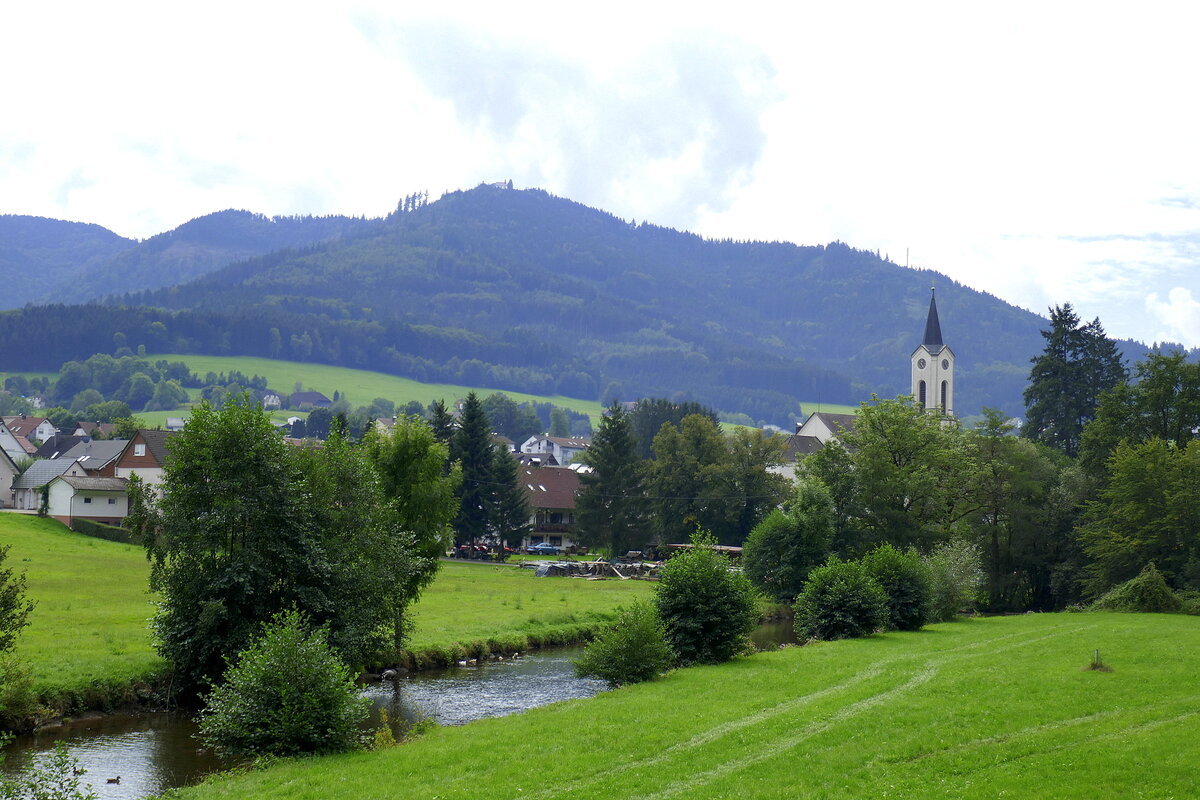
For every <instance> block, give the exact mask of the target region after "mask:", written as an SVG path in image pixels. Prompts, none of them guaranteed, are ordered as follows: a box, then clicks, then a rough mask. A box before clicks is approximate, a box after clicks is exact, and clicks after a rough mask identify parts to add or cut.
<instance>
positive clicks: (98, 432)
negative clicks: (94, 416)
mask: <svg viewBox="0 0 1200 800" xmlns="http://www.w3.org/2000/svg"><path fill="white" fill-rule="evenodd" d="M116 432H117V424H116V423H115V422H88V421H86V420H80V421H79V422H77V423H75V430H74V431H72V433H71V435H72V436H91V437H93V438H95V437H98V436H101V437H104V438H106V439H107V438H109V437H111V436H112V435H113V434H114V433H116Z"/></svg>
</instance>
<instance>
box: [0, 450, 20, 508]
mask: <svg viewBox="0 0 1200 800" xmlns="http://www.w3.org/2000/svg"><path fill="white" fill-rule="evenodd" d="M18 477H19V476H18V475H17V465H16V462H14V461H13V460H12V459H11V458H9V457H8V453H6V452H4V451H3V450H0V507H3V506H6V505H8V506H11V505H12V502H13V496H12V487H13V482H14V481H15V480H17V478H18Z"/></svg>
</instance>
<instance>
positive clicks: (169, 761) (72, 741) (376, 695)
mask: <svg viewBox="0 0 1200 800" xmlns="http://www.w3.org/2000/svg"><path fill="white" fill-rule="evenodd" d="M579 652H580V651H579V649H566V650H555V651H550V652H546V653H539V654H537V655H533V656H527V657H524V658H520V659H506V660H504V661H489V662H486V663H484V664H481V665H479V666H469V667H455V668H453V669H448V670H438V671H431V672H421V673H417V674H414V675H411V676H406V677H404V678H403V679H401V680H400V681H399V682H398V683H397V684H396V685H395V686H393V684H391V683H385V684H374V685H369V686H367V687H365V688H364V690H363V694H364V696H366V697H367V698H368V699H369V700H370V701H371V721H370V728H371V729H372V730H373V729H374V728H376V727H378V725H379V721H380V710H381V709H387V713H388V718H389V721H390V723H391V727H392V731H393V734H394V735H395V736H396V737H397V738H399V737H401V736H403V734H404V731H405V730H407V728H408V727H409V726H410V725H411V724H412V723H413V722H415V721H417V720H421V719H433V720H435V721H436V722H438V723H439V724H442V725H462V724H463V723H466V722H470V721H471V720H475V719H481V718H483V717H500V716H504V715H506V714H513V713H516V712H518V711H524V710H526V709H529V708H536V707H537V706H543V705H546V704H548V703H554V702H557V701H559V700H571V699H574V698H578V697H590V696H592V695H594V694H596V693H597V692H599V691H601V690H603V689H604V683H603V682H602V681H597V680H592V679H581V678H576V677H575V674H574V670H573V667H572V665H571V661H572V660H573V659H575V658H578V657H579ZM195 732H196V725H195V723H193V722H192V721H191V720H190V719H188V718H186V717H184V716H181V715H177V714H166V713H158V714H140V715H136V716H133V715H131V716H121V715H114V716H107V717H103V718H99V719H96V720H90V721H85V722H77V723H72V724H71V725H69V726H66V727H63V728H60V729H57V730H52V731H46V732H43V733H39V734H34V735H30V736H22V737H19V738H18V739H17V740H16V742H15V743H14V744H13V745H12V746H10V747H9V748H7V749H6V750H5V756H6V760H5V764H4V769H5V770H6V771H14V770H18V769H20V768H21V767H23V766H25V765H26V764H28V763H29V761H30V759H31V758H34V757H35V756H36V755H37V754H40V753H45V752H47V751H49V750H51V749H53V747H54V744H55V742H58V741H62V742H65V743H66V744H67V746H68V747H69V748H70V750H71V754H72V755H73V756H74V757H75V758H76V759H78V761H79V764H80V766H82V767H83V768H84V769H86V770H87V774H86V775H84V776H83V779H82V781H83V782H86V783H90V784H91V785H92V787H93V788H94V789H95V790H96V793H97V795H98V796H99V797H100V798H102V799H103V800H108V799H109V798H112V799H113V800H116V799H117V798H135V797H145V796H146V795H149V794H159V793H161V792H164V791H166V790H167V789H170V788H173V787H176V786H186V785H188V784H191V783H196V782H197V781H199V780H200V779H201V778H203V777H204V776H205V775H207V774H209V773H212V772H216V771H217V770H220V769H222V768H223V767H224V766H226V765H224V764H222V763H221V760H220V759H218V758H217V757H216V755H215V754H213V753H212V752H211V751H209V750H206V749H204V748H202V747H201V745H200V743H199V742H198V741H197V740H196V739H195V738H194V734H195ZM118 776H120V778H121V782H120V783H119V784H110V783H107V782H106V781H107V779H109V778H115V777H118Z"/></svg>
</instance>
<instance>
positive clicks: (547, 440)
mask: <svg viewBox="0 0 1200 800" xmlns="http://www.w3.org/2000/svg"><path fill="white" fill-rule="evenodd" d="M590 445H591V442H590V441H589V440H587V439H576V438H574V437H568V436H530V437H529V438H528V439H526V440H525V443H524V444H523V445H521V452H522V453H551V454H553V455H554V460H555V461H557V462H558V463H559V464H561V465H562V466H564V467H565V466H566V465H567V464H570V463H571V461H572V460H573V459H574V458H575V456H577V455H579V454H580V453H582V452H583V451H584V450H587V449H588V447H589V446H590Z"/></svg>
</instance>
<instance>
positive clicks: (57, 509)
mask: <svg viewBox="0 0 1200 800" xmlns="http://www.w3.org/2000/svg"><path fill="white" fill-rule="evenodd" d="M128 483H129V482H128V481H127V480H125V479H124V478H91V477H76V476H73V475H59V476H58V477H57V478H54V479H53V480H52V481H50V483H49V485H48V486H47V492H48V494H49V506H48V509H47V510H48V512H49V515H50V516H51V517H53V518H54V519H56V520H58V521H59V522H61V523H63V524H64V525H66V526H68V527H70V525H71V523H72V522H73V521H74V520H76V519H86V520H91V521H92V522H103V523H106V524H108V525H120V524H121V520H123V519H125V517H126V516H127V515H128V514H129V497H128V496H127V494H126V487H127V485H128Z"/></svg>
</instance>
